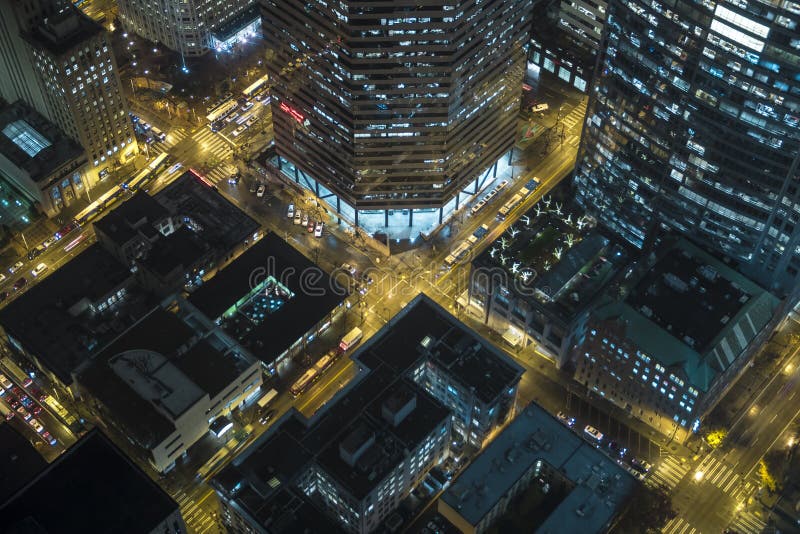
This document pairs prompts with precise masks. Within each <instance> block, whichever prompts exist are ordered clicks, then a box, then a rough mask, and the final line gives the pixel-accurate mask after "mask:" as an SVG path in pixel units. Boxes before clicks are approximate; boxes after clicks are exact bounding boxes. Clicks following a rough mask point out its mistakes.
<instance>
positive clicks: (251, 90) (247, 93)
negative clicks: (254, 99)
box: [242, 74, 269, 98]
mask: <svg viewBox="0 0 800 534" xmlns="http://www.w3.org/2000/svg"><path fill="white" fill-rule="evenodd" d="M268 80H269V75H268V74H265V75H264V76H262V77H261V78H259V79H257V80H256V81H254V82H253V83H252V84H250V86H249V87H248V88H247V89H245V90H244V91H242V94H243V95H244V97H245V98H250V97H251V96H253V95H254V94H255V93H256V92H258V91H259V90H261V88H262V87H264V85H265V84H266V83H267V81H268Z"/></svg>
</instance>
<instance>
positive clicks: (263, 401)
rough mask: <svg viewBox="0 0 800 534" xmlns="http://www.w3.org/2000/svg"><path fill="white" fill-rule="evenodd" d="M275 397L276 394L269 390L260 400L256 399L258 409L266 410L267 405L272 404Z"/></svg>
mask: <svg viewBox="0 0 800 534" xmlns="http://www.w3.org/2000/svg"><path fill="white" fill-rule="evenodd" d="M277 396H278V392H277V391H275V390H274V389H270V390H269V391H267V392H266V393H264V395H263V396H262V397H261V398H260V399H258V403H257V404H258V407H259V408H266V407H267V405H268V404H269V403H270V402H272V399H274V398H275V397H277Z"/></svg>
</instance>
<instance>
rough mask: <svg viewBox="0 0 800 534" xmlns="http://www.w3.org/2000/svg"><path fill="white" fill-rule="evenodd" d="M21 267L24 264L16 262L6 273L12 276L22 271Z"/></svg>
mask: <svg viewBox="0 0 800 534" xmlns="http://www.w3.org/2000/svg"><path fill="white" fill-rule="evenodd" d="M23 265H25V264H24V263H22V262H21V261H18V262H17V263H15V264H14V265H12V266H11V267H10V268H9V269H8V272H10V273H11V274H14V273H15V272H17V271H19V270H20V269H22V266H23Z"/></svg>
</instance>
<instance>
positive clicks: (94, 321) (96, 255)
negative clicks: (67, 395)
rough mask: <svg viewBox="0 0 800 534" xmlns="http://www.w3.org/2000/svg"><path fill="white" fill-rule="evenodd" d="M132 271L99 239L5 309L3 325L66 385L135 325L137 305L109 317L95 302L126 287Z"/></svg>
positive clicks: (0, 320) (0, 317)
mask: <svg viewBox="0 0 800 534" xmlns="http://www.w3.org/2000/svg"><path fill="white" fill-rule="evenodd" d="M130 277H131V273H130V271H129V270H128V269H127V268H125V267H124V266H123V265H121V264H120V263H119V262H118V261H117V260H116V259H114V258H113V257H112V256H111V255H110V254H108V253H107V252H106V251H105V250H103V248H102V247H101V246H100V245H98V244H94V245H92V246H90V247H89V248H87V249H86V250H85V251H83V252H82V253H80V254H79V255H78V256H76V257H75V258H74V259H72V260H70V261H69V262H67V263H66V264H65V265H63V266H61V267H59V268H58V269H57V270H54V271H53V272H52V273H51V274H50V275H49V276H48V277H47V278H45V279H43V280H42V281H41V282H39V283H38V284H36V285H34V286H32V287H31V288H30V289H28V290H27V291H26V292H25V293H24V294H23V295H21V296H20V297H19V298H17V299H15V300H13V301H12V302H10V303H9V304H8V305H7V306H5V307H3V308H2V309H0V325H2V326H3V328H4V329H5V331H6V333H7V334H9V335H10V336H11V337H12V338H13V339H14V340H16V341H18V342H19V343H21V344H22V346H23V347H24V348H25V349H26V350H27V351H29V352H30V353H32V354H33V355H35V357H36V358H37V360H39V361H41V362H42V363H43V365H45V366H46V367H47V368H48V369H50V370H51V371H52V372H53V373H54V374H55V375H56V376H57V377H58V379H59V380H61V381H62V382H63V383H64V384H71V383H72V376H71V374H72V372H73V371H75V370H76V369H77V368H78V367H79V366H80V365H81V364H82V363H83V362H85V361H86V360H87V359H88V357H89V355H90V354H91V353H92V352H94V351H96V350H99V349H101V348H102V347H103V345H104V344H105V343H106V342H108V341H109V340H110V339H112V338H113V337H116V335H117V334H118V333H119V332H121V331H122V330H124V328H127V326H129V325H130V324H132V322H133V319H129V315H130V314H133V315H136V314H137V312H136V311H135V310H128V312H127V313H120V314H118V315H116V316H115V317H114V318H113V320H112V319H108V320H106V319H105V318H104V316H103V315H102V314H101V313H99V312H98V311H97V310H93V309H91V307H90V306H89V305H90V304H96V303H97V301H98V299H100V298H102V297H104V296H106V295H108V294H109V293H111V292H113V291H115V290H116V289H117V288H119V287H121V286H125V285H126V284H127V281H128V280H129V278H130Z"/></svg>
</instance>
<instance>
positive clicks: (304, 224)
mask: <svg viewBox="0 0 800 534" xmlns="http://www.w3.org/2000/svg"><path fill="white" fill-rule="evenodd" d="M300 224H302V225H303V226H308V213H306V214H304V215H303V220H302V222H301V223H300Z"/></svg>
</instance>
